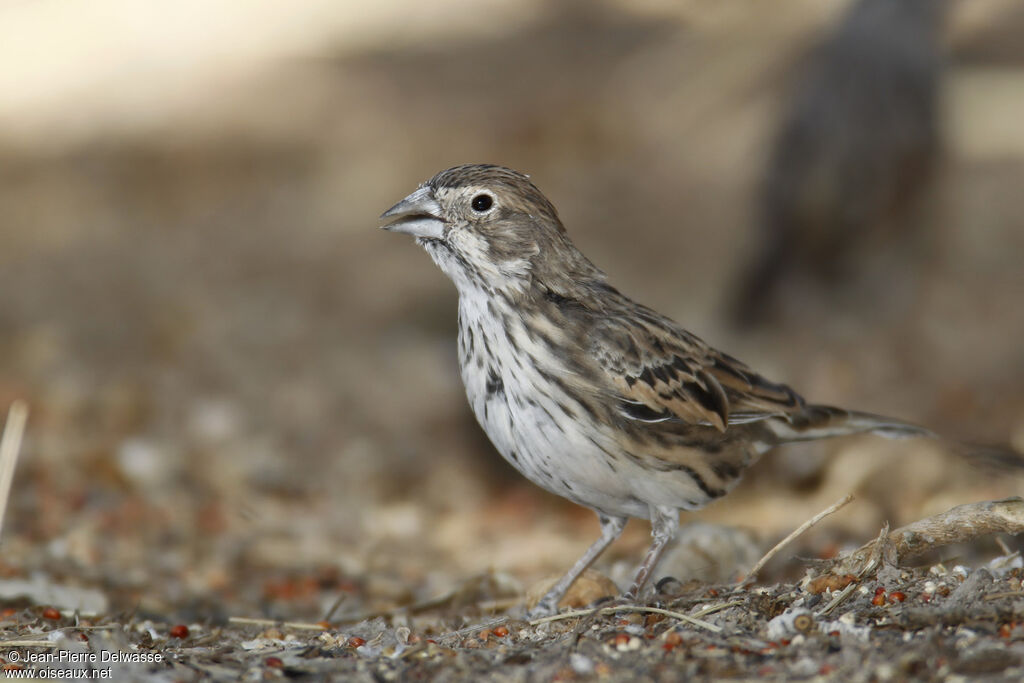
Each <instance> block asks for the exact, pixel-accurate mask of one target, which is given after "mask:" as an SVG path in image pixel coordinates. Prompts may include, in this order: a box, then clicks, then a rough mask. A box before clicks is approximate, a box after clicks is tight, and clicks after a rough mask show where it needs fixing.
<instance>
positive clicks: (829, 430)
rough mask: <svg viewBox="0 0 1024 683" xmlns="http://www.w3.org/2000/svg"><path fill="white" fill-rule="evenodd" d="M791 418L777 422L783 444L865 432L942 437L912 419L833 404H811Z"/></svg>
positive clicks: (776, 432) (896, 437)
mask: <svg viewBox="0 0 1024 683" xmlns="http://www.w3.org/2000/svg"><path fill="white" fill-rule="evenodd" d="M787 417H788V418H789V419H788V420H787V421H786V422H781V421H777V422H775V423H774V424H773V427H774V431H775V434H776V436H777V437H778V439H779V443H786V442H789V441H810V440H812V439H827V438H830V437H834V436H848V435H851V434H864V433H872V434H878V435H879V436H884V437H886V438H887V439H908V438H914V437H924V438H937V437H938V435H937V434H936V433H935V432H933V431H931V430H930V429H926V428H924V427H921V426H919V425H915V424H911V423H909V422H904V421H902V420H897V419H895V418H891V417H885V416H884V415H874V414H872V413H862V412H859V411H856V410H845V409H843V408H835V407H833V406H824V405H809V406H805V407H804V408H803V410H801V411H800V412H798V413H793V414H791V415H789V416H787Z"/></svg>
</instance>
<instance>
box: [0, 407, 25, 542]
mask: <svg viewBox="0 0 1024 683" xmlns="http://www.w3.org/2000/svg"><path fill="white" fill-rule="evenodd" d="M26 420H28V406H26V405H25V402H24V401H15V402H14V403H12V404H11V409H10V410H9V411H8V412H7V424H6V425H5V426H4V435H3V439H0V534H3V529H4V511H6V510H7V499H8V497H9V496H10V493H11V482H13V481H14V466H15V465H16V464H17V463H18V451H20V450H21V437H22V435H23V434H24V433H25V422H26Z"/></svg>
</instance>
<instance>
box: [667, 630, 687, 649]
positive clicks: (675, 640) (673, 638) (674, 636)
mask: <svg viewBox="0 0 1024 683" xmlns="http://www.w3.org/2000/svg"><path fill="white" fill-rule="evenodd" d="M665 642H666V643H668V644H669V645H671V646H672V647H675V646H676V645H682V644H683V637H682V636H681V635H679V632H678V631H672V632H671V633H669V634H668V635H667V636H665Z"/></svg>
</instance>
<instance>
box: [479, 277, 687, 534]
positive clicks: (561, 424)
mask: <svg viewBox="0 0 1024 683" xmlns="http://www.w3.org/2000/svg"><path fill="white" fill-rule="evenodd" d="M483 316H486V318H484V317H483ZM505 319H506V321H507V323H506V325H504V326H499V325H496V324H495V323H494V322H493V321H494V320H495V317H494V316H493V315H492V314H489V313H488V312H487V308H486V300H481V299H477V298H476V297H467V296H466V295H465V294H463V295H462V296H461V297H460V302H459V361H460V367H461V371H462V380H463V382H464V383H465V386H466V395H467V397H468V398H469V403H470V406H471V407H472V409H473V412H474V414H475V415H476V418H477V420H478V421H479V423H480V425H481V426H482V427H483V429H484V431H485V432H486V433H487V436H488V437H489V438H490V440H491V442H492V443H493V444H494V446H495V448H497V450H498V452H499V453H501V455H502V456H503V457H504V458H505V460H507V461H508V462H509V463H510V464H511V465H512V466H513V467H515V468H516V469H517V470H519V471H520V472H522V473H523V475H525V476H526V477H527V478H528V479H530V480H531V481H533V482H534V483H535V484H538V485H539V486H541V487H543V488H545V489H547V490H548V491H551V492H552V493H556V494H558V495H560V496H563V497H564V498H568V499H569V500H572V501H574V502H576V503H579V504H580V505H584V506H586V507H590V508H593V509H595V510H598V511H600V512H605V513H608V514H612V515H618V516H631V517H644V518H646V517H648V516H649V514H650V507H649V506H650V505H671V506H675V507H690V506H688V505H686V504H685V503H684V502H683V501H685V499H686V496H687V494H688V493H689V492H688V491H680V489H679V486H680V478H679V477H678V476H676V475H669V474H667V473H666V474H664V475H661V476H659V475H658V474H656V473H652V472H650V471H647V470H641V469H640V466H639V465H638V464H636V463H635V462H633V461H632V460H630V459H629V458H626V457H624V456H622V455H621V454H618V455H617V453H618V451H617V446H616V443H615V441H614V439H613V438H612V432H611V429H610V427H608V426H607V425H598V426H597V428H596V429H595V426H594V424H593V421H592V420H591V418H590V416H589V415H588V414H587V413H586V412H585V411H584V409H583V408H582V407H581V406H580V405H579V403H578V402H576V401H574V400H573V399H572V398H571V397H568V396H566V395H565V394H564V393H562V392H561V391H560V390H557V388H556V389H555V391H554V392H548V391H543V390H542V389H541V388H542V387H544V386H547V385H549V382H548V381H547V380H545V379H544V377H543V376H542V371H543V372H547V373H549V374H553V373H558V372H561V373H563V376H564V373H565V372H566V371H565V369H564V364H562V363H558V362H557V359H556V358H554V357H553V356H552V351H551V350H550V349H548V348H547V347H546V346H541V344H539V343H537V342H536V341H533V340H531V339H530V337H529V335H528V334H527V333H526V331H525V329H524V327H523V325H522V322H521V319H520V318H519V317H518V316H506V317H505ZM517 349H518V350H517ZM566 379H567V381H569V380H571V378H566ZM570 383H571V381H570ZM687 488H689V487H687ZM693 496H694V499H697V498H702V497H703V496H702V494H701V493H700V492H699V491H698V490H696V487H694V491H693ZM702 504H703V502H702Z"/></svg>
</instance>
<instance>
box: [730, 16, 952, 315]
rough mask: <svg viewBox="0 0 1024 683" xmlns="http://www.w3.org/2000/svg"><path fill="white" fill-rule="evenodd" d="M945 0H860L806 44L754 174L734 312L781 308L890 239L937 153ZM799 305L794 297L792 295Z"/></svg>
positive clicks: (845, 272) (846, 272) (838, 279)
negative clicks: (797, 76)
mask: <svg viewBox="0 0 1024 683" xmlns="http://www.w3.org/2000/svg"><path fill="white" fill-rule="evenodd" d="M947 8H948V2H946V0H898V1H895V2H894V1H893V0H857V1H856V2H855V3H854V4H853V6H852V7H851V8H850V9H849V10H848V11H847V13H846V15H845V17H844V18H843V20H842V22H841V23H840V25H839V26H838V28H837V29H836V30H835V31H834V32H833V33H832V34H831V35H829V36H828V37H827V38H826V39H825V40H824V42H823V43H821V44H820V45H818V46H817V47H816V48H815V49H814V50H812V52H811V54H810V55H809V57H808V59H807V61H806V68H805V72H804V75H803V77H802V78H801V80H800V82H799V83H798V84H797V87H796V89H795V92H794V93H793V95H792V96H791V99H790V102H789V103H788V104H787V105H786V108H785V111H784V113H783V117H782V122H781V126H780V128H779V130H778V133H777V135H776V138H775V141H774V143H773V145H774V146H773V149H772V151H771V153H770V159H769V162H768V166H767V169H766V173H765V176H764V178H763V179H762V181H761V187H760V198H759V202H758V208H757V211H758V215H757V219H756V221H757V224H758V228H759V233H760V234H759V235H758V236H757V239H759V240H760V246H759V248H758V249H757V251H756V253H755V257H754V259H753V261H752V262H751V263H750V264H749V266H748V267H747V269H746V271H745V272H744V274H743V276H742V278H741V282H740V285H739V288H738V291H737V294H736V296H735V299H734V301H733V306H732V315H733V319H734V321H735V322H736V323H737V324H739V325H741V326H749V325H756V324H761V323H767V322H770V321H772V320H773V319H776V318H777V317H778V316H779V314H780V312H781V311H780V304H781V303H782V301H783V298H784V295H785V294H787V293H788V292H789V291H790V290H792V291H801V286H802V285H803V287H802V289H803V290H804V291H806V290H807V289H814V288H817V287H822V286H824V287H829V288H830V289H831V288H834V286H835V285H837V284H839V283H842V282H843V280H845V279H847V278H848V277H849V276H850V275H852V274H854V273H856V271H857V267H858V265H859V260H860V258H861V257H862V256H863V254H864V253H865V250H869V249H878V248H879V247H882V248H885V247H886V246H888V245H889V244H891V243H893V242H895V241H896V239H895V238H896V236H897V235H898V233H899V231H902V230H904V228H905V227H906V226H907V225H912V224H913V221H907V220H905V219H906V213H907V211H906V209H908V208H909V207H910V206H912V205H913V204H915V203H916V202H918V201H920V199H921V197H922V195H923V194H925V192H924V191H925V190H926V189H927V187H928V186H929V180H930V178H931V177H932V176H933V175H934V169H935V167H936V166H937V164H938V161H939V157H940V154H939V150H940V137H941V136H940V121H939V94H940V81H941V77H942V71H943V62H944V59H943V51H942V45H941V44H942V34H943V28H944V24H945V18H946V15H947ZM797 305H799V302H797Z"/></svg>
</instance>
